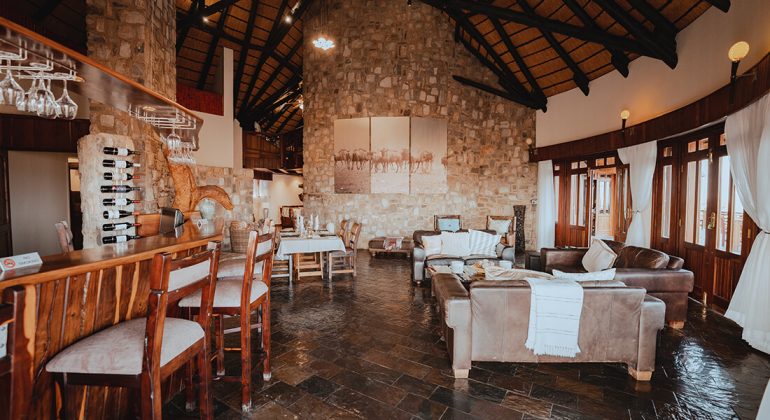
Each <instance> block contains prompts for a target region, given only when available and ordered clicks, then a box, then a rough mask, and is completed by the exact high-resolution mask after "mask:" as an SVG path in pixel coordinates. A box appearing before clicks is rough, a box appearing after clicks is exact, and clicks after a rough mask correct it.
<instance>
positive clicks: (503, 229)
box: [487, 219, 512, 235]
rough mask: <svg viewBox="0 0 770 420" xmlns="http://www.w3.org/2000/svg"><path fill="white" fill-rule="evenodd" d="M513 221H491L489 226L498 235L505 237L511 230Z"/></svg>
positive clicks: (488, 223) (488, 222)
mask: <svg viewBox="0 0 770 420" xmlns="http://www.w3.org/2000/svg"><path fill="white" fill-rule="evenodd" d="M511 221H512V220H511V219H489V220H488V221H487V225H488V226H489V229H491V230H494V231H495V233H497V234H498V235H505V234H507V233H508V230H509V229H510V228H511Z"/></svg>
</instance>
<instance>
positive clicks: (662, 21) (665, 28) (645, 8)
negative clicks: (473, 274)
mask: <svg viewBox="0 0 770 420" xmlns="http://www.w3.org/2000/svg"><path fill="white" fill-rule="evenodd" d="M628 2H629V3H631V6H633V7H634V9H636V10H637V11H639V13H641V14H642V16H644V18H645V19H647V20H649V21H650V22H652V24H653V25H655V32H658V33H662V34H664V35H665V36H674V37H676V34H677V33H679V29H677V28H676V25H674V24H673V23H671V22H669V20H668V19H666V17H665V16H663V15H662V14H661V13H660V11H659V10H658V9H656V8H654V7H652V6H651V5H650V3H647V0H628Z"/></svg>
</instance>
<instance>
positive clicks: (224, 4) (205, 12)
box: [201, 0, 238, 17]
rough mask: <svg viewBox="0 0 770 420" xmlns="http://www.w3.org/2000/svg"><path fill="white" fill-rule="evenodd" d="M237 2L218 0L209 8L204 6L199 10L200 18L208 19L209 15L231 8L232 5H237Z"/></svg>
mask: <svg viewBox="0 0 770 420" xmlns="http://www.w3.org/2000/svg"><path fill="white" fill-rule="evenodd" d="M237 2H238V0H220V1H218V2H216V3H214V4H212V5H210V6H206V7H205V8H203V9H202V10H201V16H203V17H208V16H211V15H215V14H217V13H219V12H221V11H222V10H225V9H227V8H229V7H230V6H232V5H233V4H235V3H237Z"/></svg>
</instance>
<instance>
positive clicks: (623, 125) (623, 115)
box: [620, 109, 631, 131]
mask: <svg viewBox="0 0 770 420" xmlns="http://www.w3.org/2000/svg"><path fill="white" fill-rule="evenodd" d="M630 116H631V112H630V111H629V110H627V109H624V110H622V111H620V120H621V125H620V129H621V131H625V130H626V122H627V121H628V117H630Z"/></svg>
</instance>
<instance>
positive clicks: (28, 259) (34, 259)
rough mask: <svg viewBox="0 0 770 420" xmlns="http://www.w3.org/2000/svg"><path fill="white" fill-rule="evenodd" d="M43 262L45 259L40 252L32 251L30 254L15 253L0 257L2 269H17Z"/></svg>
mask: <svg viewBox="0 0 770 420" xmlns="http://www.w3.org/2000/svg"><path fill="white" fill-rule="evenodd" d="M41 264H43V260H42V259H41V258H40V254H38V253H37V252H30V253H29V254H20V255H13V256H11V257H5V258H2V259H0V271H9V270H15V269H17V268H22V267H31V266H33V265H41Z"/></svg>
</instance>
